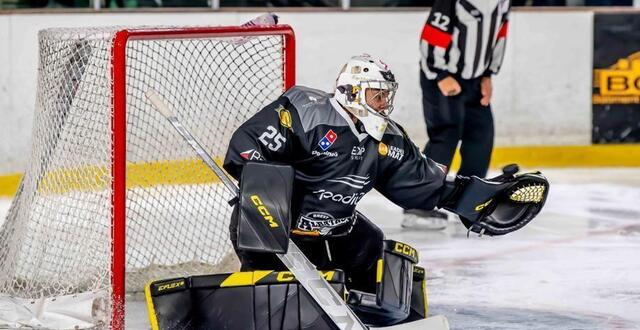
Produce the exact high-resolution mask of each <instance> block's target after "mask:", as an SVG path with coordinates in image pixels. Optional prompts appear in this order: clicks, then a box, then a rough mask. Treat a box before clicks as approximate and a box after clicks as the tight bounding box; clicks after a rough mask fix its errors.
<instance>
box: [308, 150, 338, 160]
mask: <svg viewBox="0 0 640 330" xmlns="http://www.w3.org/2000/svg"><path fill="white" fill-rule="evenodd" d="M311 154H312V155H314V156H325V157H331V158H335V157H338V153H337V152H335V151H323V152H320V151H317V150H313V151H311Z"/></svg>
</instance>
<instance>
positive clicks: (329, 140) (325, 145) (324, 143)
mask: <svg viewBox="0 0 640 330" xmlns="http://www.w3.org/2000/svg"><path fill="white" fill-rule="evenodd" d="M336 139H338V134H336V133H335V132H334V131H333V130H331V129H330V130H329V131H328V132H327V134H325V135H324V137H323V138H322V139H321V140H320V142H318V145H319V146H320V148H321V149H322V151H327V149H329V147H331V146H332V145H333V143H334V142H335V141H336Z"/></svg>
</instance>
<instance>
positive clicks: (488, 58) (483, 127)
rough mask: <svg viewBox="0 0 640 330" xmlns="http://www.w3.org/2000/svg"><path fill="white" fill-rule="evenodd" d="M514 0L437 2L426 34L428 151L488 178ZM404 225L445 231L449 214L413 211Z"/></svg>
mask: <svg viewBox="0 0 640 330" xmlns="http://www.w3.org/2000/svg"><path fill="white" fill-rule="evenodd" d="M509 9H510V4H509V0H435V2H434V4H433V7H432V8H431V12H430V13H429V16H428V18H427V22H426V23H425V25H424V28H423V30H422V35H421V38H420V52H421V54H422V56H421V60H420V86H421V88H422V107H423V111H424V117H425V122H426V125H427V135H428V136H429V142H428V143H427V145H426V147H425V149H424V154H425V155H426V156H427V157H428V158H431V159H433V160H434V161H436V162H438V163H440V164H443V165H446V166H447V168H449V167H450V165H451V161H452V159H453V155H454V154H455V151H456V148H457V146H458V143H460V155H461V158H462V164H461V166H460V170H459V171H458V174H460V175H465V176H471V175H476V176H478V177H484V176H485V175H486V174H487V170H488V168H489V161H490V160H491V151H492V149H493V137H494V125H493V116H492V114H491V94H492V84H491V76H492V75H494V74H496V73H498V71H499V69H500V65H501V64H502V59H503V57H504V51H505V44H506V37H507V29H508V26H509V21H508V16H509ZM402 225H403V227H414V228H416V227H420V228H427V229H444V228H445V227H446V225H447V215H446V214H445V213H443V212H439V211H429V212H424V211H417V210H409V211H407V213H406V215H405V220H404V221H403V223H402Z"/></svg>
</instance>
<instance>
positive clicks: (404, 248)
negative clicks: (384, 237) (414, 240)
mask: <svg viewBox="0 0 640 330" xmlns="http://www.w3.org/2000/svg"><path fill="white" fill-rule="evenodd" d="M393 250H394V251H396V252H398V253H401V254H404V255H406V256H410V257H413V258H417V257H418V252H416V249H414V248H412V247H410V246H409V245H407V244H402V243H400V242H396V246H395V247H393Z"/></svg>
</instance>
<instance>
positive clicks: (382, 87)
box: [354, 80, 398, 118]
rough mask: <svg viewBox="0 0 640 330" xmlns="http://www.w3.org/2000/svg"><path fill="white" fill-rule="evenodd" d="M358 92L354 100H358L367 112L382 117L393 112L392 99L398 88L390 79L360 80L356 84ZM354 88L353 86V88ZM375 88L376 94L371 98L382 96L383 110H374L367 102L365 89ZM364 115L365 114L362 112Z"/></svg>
mask: <svg viewBox="0 0 640 330" xmlns="http://www.w3.org/2000/svg"><path fill="white" fill-rule="evenodd" d="M356 88H357V89H358V93H357V96H356V99H355V101H356V102H358V103H359V104H360V105H361V106H362V107H363V108H364V109H366V110H367V112H369V113H371V114H373V115H375V116H379V117H382V118H387V117H389V115H391V113H392V112H393V109H394V107H393V100H394V98H395V96H396V91H397V90H398V83H396V82H392V81H380V80H365V81H361V82H360V83H359V84H358V86H356ZM354 89H355V88H354ZM369 89H371V90H376V92H375V93H376V94H375V95H374V96H373V98H377V97H383V98H384V99H385V103H386V105H387V107H386V108H385V109H383V110H376V109H374V108H373V107H372V106H371V105H369V104H368V103H367V97H366V95H367V90H369ZM362 115H366V114H362Z"/></svg>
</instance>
